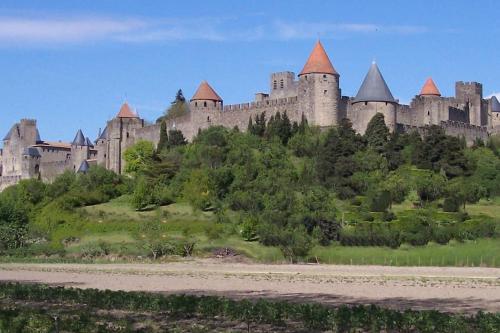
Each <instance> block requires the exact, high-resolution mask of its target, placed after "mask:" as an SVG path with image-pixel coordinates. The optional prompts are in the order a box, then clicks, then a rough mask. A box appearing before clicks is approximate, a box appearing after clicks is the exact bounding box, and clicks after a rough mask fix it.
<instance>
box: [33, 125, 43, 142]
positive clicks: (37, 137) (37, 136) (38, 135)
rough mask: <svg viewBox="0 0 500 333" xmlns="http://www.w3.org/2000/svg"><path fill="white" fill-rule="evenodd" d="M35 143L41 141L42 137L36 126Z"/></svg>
mask: <svg viewBox="0 0 500 333" xmlns="http://www.w3.org/2000/svg"><path fill="white" fill-rule="evenodd" d="M35 140H36V143H40V142H42V138H41V137H40V131H39V130H38V128H37V129H36V139H35Z"/></svg>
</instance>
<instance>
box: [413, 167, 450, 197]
mask: <svg viewBox="0 0 500 333" xmlns="http://www.w3.org/2000/svg"><path fill="white" fill-rule="evenodd" d="M445 189H446V178H444V177H443V176H442V175H440V174H436V173H434V172H431V173H428V174H427V175H424V176H421V177H419V178H418V179H417V194H418V196H419V198H420V200H421V201H422V202H429V201H434V200H437V199H439V198H440V197H441V196H442V195H443V194H444V193H445Z"/></svg>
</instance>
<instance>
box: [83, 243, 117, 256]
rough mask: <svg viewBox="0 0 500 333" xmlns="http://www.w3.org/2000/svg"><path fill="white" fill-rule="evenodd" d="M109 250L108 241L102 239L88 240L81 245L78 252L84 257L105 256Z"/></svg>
mask: <svg viewBox="0 0 500 333" xmlns="http://www.w3.org/2000/svg"><path fill="white" fill-rule="evenodd" d="M110 252H111V250H110V246H109V244H108V243H106V242H103V241H97V242H89V243H87V244H85V245H83V246H82V248H81V250H80V253H81V255H82V257H85V258H96V257H102V256H106V255H108V254H109V253H110Z"/></svg>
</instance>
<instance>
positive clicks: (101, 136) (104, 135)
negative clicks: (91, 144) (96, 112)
mask: <svg viewBox="0 0 500 333" xmlns="http://www.w3.org/2000/svg"><path fill="white" fill-rule="evenodd" d="M107 138H108V126H106V127H104V130H103V131H102V132H100V133H99V136H98V137H97V140H96V141H99V140H106V139H107Z"/></svg>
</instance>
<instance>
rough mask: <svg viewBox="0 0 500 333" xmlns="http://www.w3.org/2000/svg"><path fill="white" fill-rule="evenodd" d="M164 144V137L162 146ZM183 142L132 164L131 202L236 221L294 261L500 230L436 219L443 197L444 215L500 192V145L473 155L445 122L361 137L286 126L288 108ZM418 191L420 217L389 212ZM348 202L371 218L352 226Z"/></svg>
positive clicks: (381, 126)
mask: <svg viewBox="0 0 500 333" xmlns="http://www.w3.org/2000/svg"><path fill="white" fill-rule="evenodd" d="M163 131H165V129H163ZM162 133H163V132H162ZM167 138H168V135H167V134H166V133H165V134H164V139H163V141H162V142H168V139H167ZM184 143H185V142H184V141H183V142H182V144H180V145H176V146H173V145H168V144H161V145H160V146H159V147H158V149H157V150H156V152H155V153H154V154H152V155H151V154H149V155H151V156H150V158H149V159H148V160H146V161H144V162H145V163H143V167H141V169H140V170H136V168H134V172H135V173H134V174H135V176H136V180H137V181H136V187H135V191H134V201H133V204H134V206H135V207H136V208H138V209H143V208H145V207H148V206H149V205H155V204H161V203H162V202H163V203H165V202H167V203H168V202H175V201H187V202H189V203H190V204H191V205H192V206H194V207H195V208H197V209H200V210H211V211H215V212H216V213H217V214H219V215H220V216H226V217H227V218H226V219H222V220H231V221H232V222H233V223H236V224H238V225H239V226H240V229H241V235H242V237H243V238H244V239H247V240H256V239H258V240H259V241H260V242H261V243H262V244H264V245H272V246H278V247H279V248H281V250H282V251H283V253H284V254H285V255H286V257H288V258H290V259H291V260H295V259H296V258H299V257H303V256H306V255H307V253H308V251H309V250H310V249H311V248H312V246H314V245H315V244H320V245H328V244H330V243H331V242H335V241H340V243H341V244H343V245H385V246H391V247H398V246H399V245H400V244H402V243H409V244H412V245H425V244H427V243H428V242H429V241H435V242H438V243H441V244H443V243H447V241H449V240H450V239H457V240H464V239H475V238H478V237H494V236H496V235H497V234H498V221H496V220H491V219H490V220H487V221H485V220H482V221H480V222H478V221H473V220H471V221H466V220H469V217H468V216H467V214H465V213H462V214H461V215H457V218H456V219H455V220H449V219H447V221H446V223H444V224H443V223H441V222H440V221H436V219H435V218H434V216H431V215H432V214H429V208H430V207H435V203H436V202H442V200H444V203H439V205H440V207H441V205H442V210H444V211H448V212H458V211H460V210H462V211H463V212H465V205H466V203H475V202H477V201H478V200H479V199H481V198H488V197H492V196H495V195H497V192H498V189H499V188H500V159H499V158H498V157H497V156H495V154H494V153H493V150H492V149H491V148H486V147H473V148H472V149H469V148H466V147H465V143H464V142H463V140H461V139H459V138H455V137H450V136H447V135H445V133H444V131H443V129H442V128H440V127H438V126H430V127H428V128H427V129H426V130H425V133H424V136H423V137H421V136H420V135H419V134H418V133H416V132H410V133H405V134H399V133H395V134H391V133H390V132H389V130H388V129H387V127H386V126H385V123H384V117H383V115H382V114H377V115H376V116H375V117H374V118H373V119H372V120H371V121H370V123H369V124H368V128H367V131H366V134H365V135H364V136H361V135H359V134H357V133H356V132H355V131H354V129H353V128H352V124H351V123H350V121H349V120H347V119H343V120H341V121H340V123H339V125H338V126H337V127H336V128H332V129H330V130H328V131H323V132H322V131H320V130H319V129H317V128H314V127H310V126H309V125H308V124H307V121H306V120H305V118H304V117H303V118H302V121H301V122H300V123H295V122H294V123H291V122H290V120H289V118H288V116H287V114H286V113H284V114H280V113H277V114H276V115H274V116H272V117H271V118H270V119H266V115H265V113H262V114H260V115H258V116H256V117H255V118H250V119H249V123H248V132H247V133H241V132H239V130H238V129H237V128H235V129H232V130H230V129H226V128H223V127H210V128H208V129H205V130H202V131H200V132H199V133H198V135H197V136H196V137H195V138H194V140H193V142H192V143H191V144H187V145H185V144H184ZM141 145H143V143H139V144H137V145H136V146H134V147H132V148H130V149H129V152H130V151H134V150H141V149H144V148H143V147H142V146H141ZM151 149H152V147H149V148H148V149H147V151H148V152H150V151H151ZM127 163H128V164H130V165H135V163H136V162H135V160H134V159H127ZM152 170H154V172H153V171H152ZM483 178H486V179H488V181H487V182H485V181H484V180H483ZM412 195H413V196H415V198H414V199H413V201H414V204H415V206H416V208H418V209H420V210H421V212H418V209H417V210H416V213H415V214H414V215H413V216H411V217H410V218H406V219H405V218H402V217H398V216H397V215H396V214H394V213H393V212H392V211H391V207H392V205H393V203H401V202H403V201H404V200H407V199H408V198H410V197H411V196H412ZM440 200H441V201H440ZM346 201H347V202H349V201H351V203H353V204H354V205H356V204H357V205H358V206H360V210H361V211H364V216H363V214H361V216H358V217H357V218H356V219H354V220H350V221H345V220H344V219H343V217H342V216H343V211H342V206H345V204H344V203H342V202H346ZM374 212H379V213H381V215H380V214H379V215H378V216H377V215H374ZM391 221H392V222H391ZM464 221H466V222H464Z"/></svg>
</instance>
